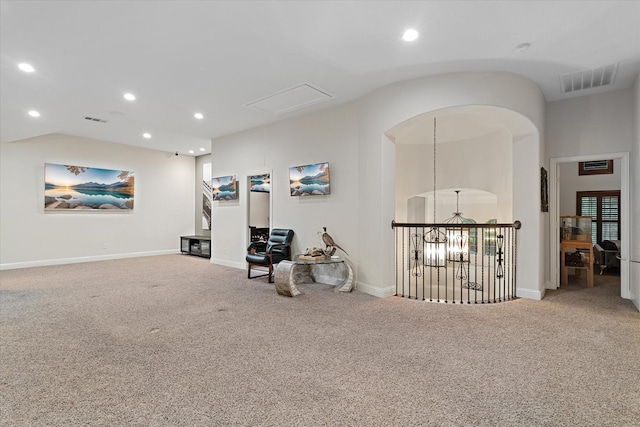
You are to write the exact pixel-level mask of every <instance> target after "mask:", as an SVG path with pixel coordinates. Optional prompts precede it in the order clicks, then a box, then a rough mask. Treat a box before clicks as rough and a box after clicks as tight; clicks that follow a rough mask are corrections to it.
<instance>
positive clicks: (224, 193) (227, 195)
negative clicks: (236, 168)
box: [211, 175, 238, 201]
mask: <svg viewBox="0 0 640 427" xmlns="http://www.w3.org/2000/svg"><path fill="white" fill-rule="evenodd" d="M211 187H212V192H211V195H212V200H213V201H216V200H218V201H220V200H222V201H224V200H236V199H237V198H238V191H237V188H236V176H235V175H229V176H219V177H217V178H213V179H212V180H211Z"/></svg>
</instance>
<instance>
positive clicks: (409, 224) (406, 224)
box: [391, 220, 522, 230]
mask: <svg viewBox="0 0 640 427" xmlns="http://www.w3.org/2000/svg"><path fill="white" fill-rule="evenodd" d="M396 227H425V228H454V227H455V228H496V227H509V228H515V229H516V230H519V229H520V228H521V227H522V223H521V222H520V221H517V220H516V221H514V222H513V223H500V224H467V223H464V224H450V223H449V224H447V223H440V224H427V223H419V222H396V221H395V220H392V221H391V228H396Z"/></svg>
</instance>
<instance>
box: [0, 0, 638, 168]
mask: <svg viewBox="0 0 640 427" xmlns="http://www.w3.org/2000/svg"><path fill="white" fill-rule="evenodd" d="M0 7H1V9H0V13H1V21H0V24H1V25H0V27H1V28H0V52H1V64H0V90H1V92H0V141H1V142H11V141H16V140H21V139H24V138H29V137H33V136H37V135H42V134H48V133H54V132H59V133H67V134H72V135H77V136H82V137H87V138H94V139H99V140H106V141H113V142H119V143H123V144H129V145H135V146H142V147H149V148H155V149H159V150H166V151H179V152H181V153H184V154H187V153H188V150H195V155H199V154H202V152H200V151H199V148H200V147H203V148H205V151H204V152H209V151H210V140H211V138H216V137H220V136H223V135H227V134H230V133H233V132H238V131H241V130H245V129H249V128H252V127H256V126H260V125H263V124H266V123H271V122H274V121H277V120H281V119H283V118H288V117H294V116H297V115H300V114H306V113H309V112H311V111H317V110H319V109H322V108H327V107H330V106H334V105H337V104H340V103H345V102H349V101H352V100H355V99H358V98H360V97H362V96H363V95H365V94H367V93H369V92H371V91H372V90H375V89H377V88H379V87H382V86H385V85H388V84H390V83H393V82H396V81H401V80H406V79H410V78H416V77H422V76H428V75H434V74H440V73H447V72H457V71H484V70H502V71H511V72H515V73H519V74H521V75H523V76H526V77H528V78H530V79H532V80H534V81H535V82H537V83H538V84H539V85H540V87H541V88H542V90H543V92H544V95H545V97H546V99H547V101H555V100H560V99H566V98H569V97H575V96H580V95H587V94H593V93H599V92H603V91H607V90H616V89H624V88H628V87H630V86H631V85H632V84H633V81H634V79H635V77H636V76H637V74H638V72H639V70H640V1H424V2H420V1H187V0H183V1H169V0H165V1H151V0H149V1H127V2H124V1H97V0H85V1H58V0H51V1H5V0H2V1H1V3H0ZM409 27H413V28H416V29H417V30H418V31H419V32H420V37H419V38H418V40H416V41H415V42H413V43H407V42H404V41H403V40H402V39H401V36H402V33H403V31H404V30H405V29H407V28H409ZM521 43H530V44H531V47H530V49H529V50H527V51H526V52H523V53H518V52H516V49H515V48H516V46H517V45H520V44H521ZM20 62H28V63H30V64H32V65H33V66H34V67H35V68H36V72H35V73H30V74H27V73H24V72H22V71H20V70H19V69H18V68H17V64H18V63H20ZM609 64H618V68H617V75H616V78H615V82H614V84H613V85H611V86H608V87H606V88H596V89H588V90H585V91H580V92H577V93H574V94H570V95H563V94H562V92H561V88H560V76H561V75H562V74H566V73H570V72H576V71H582V70H588V69H592V68H596V67H602V66H605V65H609ZM302 84H308V85H310V86H312V87H314V88H316V89H319V90H320V91H323V92H324V93H326V94H328V95H329V97H327V99H328V100H326V101H323V102H318V101H314V102H310V103H307V104H305V103H304V102H302V104H303V107H302V108H299V109H296V110H293V111H288V112H284V113H281V114H273V113H272V112H269V111H265V110H264V109H259V108H253V107H251V106H248V104H251V103H253V102H255V101H260V100H262V99H264V98H266V97H268V96H270V95H273V94H275V93H278V92H281V91H283V90H286V89H291V88H295V87H298V86H300V85H302ZM125 92H132V93H134V94H135V95H136V96H137V100H136V101H134V102H128V101H126V100H124V99H123V97H122V95H123V94H124V93H125ZM31 109H35V110H38V111H39V112H40V113H41V117H39V118H35V119H34V118H32V117H29V116H28V115H27V112H28V111H29V110H31ZM281 111H282V110H281ZM284 111H287V110H286V108H285V109H284ZM195 112H202V113H203V114H204V116H205V118H204V119H203V120H196V119H194V117H193V114H194V113H195ZM85 116H90V117H95V118H99V119H103V120H106V121H107V123H98V122H90V121H88V120H85V119H84V117H85ZM479 126H481V125H479ZM481 127H482V126H481ZM144 132H149V133H151V134H152V138H151V139H144V138H143V137H142V133H144Z"/></svg>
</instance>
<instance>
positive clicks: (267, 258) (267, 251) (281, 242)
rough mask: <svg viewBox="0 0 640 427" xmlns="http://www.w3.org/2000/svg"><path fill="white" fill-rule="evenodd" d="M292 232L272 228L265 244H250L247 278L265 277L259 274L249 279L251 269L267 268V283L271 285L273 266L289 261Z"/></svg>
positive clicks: (247, 258)
mask: <svg viewBox="0 0 640 427" xmlns="http://www.w3.org/2000/svg"><path fill="white" fill-rule="evenodd" d="M292 240H293V230H286V229H281V228H274V229H273V230H271V234H269V240H267V242H266V243H265V242H251V244H250V245H249V247H248V248H247V257H246V260H247V278H249V279H255V278H256V277H263V276H267V274H261V275H259V276H254V277H251V268H252V267H253V266H261V267H268V268H269V273H268V276H269V283H273V266H274V265H275V264H278V263H279V262H280V261H282V260H285V259H286V260H291V241H292Z"/></svg>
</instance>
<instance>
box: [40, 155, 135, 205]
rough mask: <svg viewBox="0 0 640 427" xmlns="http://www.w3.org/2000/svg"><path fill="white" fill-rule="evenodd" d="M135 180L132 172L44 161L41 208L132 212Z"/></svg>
mask: <svg viewBox="0 0 640 427" xmlns="http://www.w3.org/2000/svg"><path fill="white" fill-rule="evenodd" d="M134 182H135V176H134V173H133V172H131V171H123V170H114V169H100V168H92V167H86V166H72V165H58V164H53V163H45V165H44V208H45V210H46V211H84V212H91V211H97V212H105V211H112V212H114V211H115V212H126V211H132V210H133V200H134V197H133V196H134V194H133V193H134V192H133V190H134Z"/></svg>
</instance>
